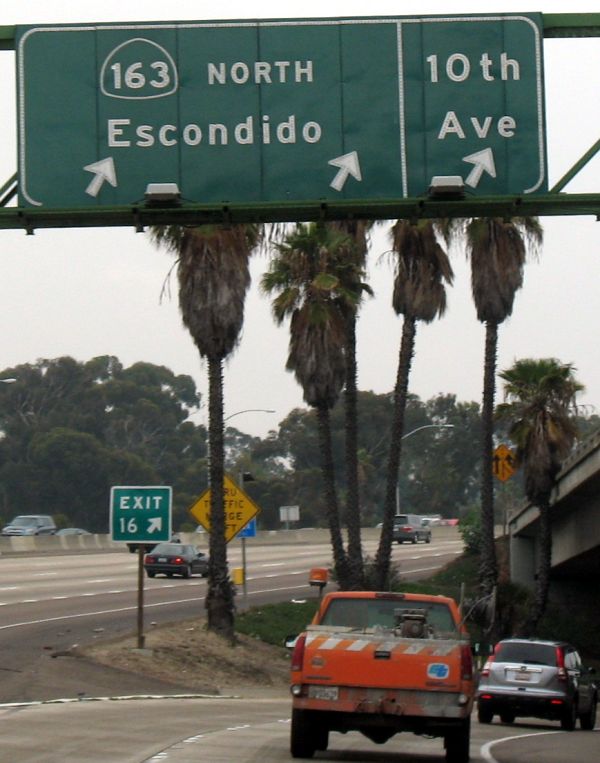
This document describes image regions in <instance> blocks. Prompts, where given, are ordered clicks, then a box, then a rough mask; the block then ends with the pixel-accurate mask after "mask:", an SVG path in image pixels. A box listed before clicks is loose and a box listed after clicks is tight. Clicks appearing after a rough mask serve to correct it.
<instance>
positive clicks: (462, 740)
mask: <svg viewBox="0 0 600 763" xmlns="http://www.w3.org/2000/svg"><path fill="white" fill-rule="evenodd" d="M470 744H471V719H470V718H467V720H466V721H464V722H463V723H462V725H461V726H460V727H459V728H457V729H455V730H454V731H451V732H450V733H449V734H447V735H446V738H445V745H446V763H469V746H470Z"/></svg>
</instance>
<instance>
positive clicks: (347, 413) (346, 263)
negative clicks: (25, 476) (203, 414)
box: [326, 220, 373, 590]
mask: <svg viewBox="0 0 600 763" xmlns="http://www.w3.org/2000/svg"><path fill="white" fill-rule="evenodd" d="M326 225H328V226H330V227H331V228H333V229H334V230H337V231H340V232H342V233H344V234H346V236H347V237H348V241H347V246H346V247H345V249H346V251H341V261H338V262H337V268H336V273H337V275H338V277H339V278H340V281H341V283H342V284H344V285H345V286H347V288H348V289H349V290H350V292H352V293H355V294H356V295H357V297H358V300H359V301H354V300H351V301H349V300H346V299H342V300H341V301H340V308H341V310H342V313H343V315H344V321H345V327H346V352H345V355H344V358H345V367H346V373H345V383H344V418H345V444H346V459H345V463H346V513H345V517H346V528H347V530H348V587H349V588H350V589H353V590H360V589H362V588H364V586H365V580H364V560H363V552H362V541H361V507H360V491H359V476H358V407H357V363H356V318H357V312H358V308H359V302H360V299H361V297H362V295H363V294H364V293H367V294H369V295H372V294H373V291H372V289H371V288H370V286H369V285H368V284H366V283H365V282H364V280H363V279H364V275H365V268H366V259H367V250H368V246H369V235H368V234H369V229H370V228H371V227H372V226H373V222H372V221H369V220H339V221H333V222H330V223H326Z"/></svg>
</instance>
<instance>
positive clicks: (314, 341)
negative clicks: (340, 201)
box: [261, 223, 360, 588]
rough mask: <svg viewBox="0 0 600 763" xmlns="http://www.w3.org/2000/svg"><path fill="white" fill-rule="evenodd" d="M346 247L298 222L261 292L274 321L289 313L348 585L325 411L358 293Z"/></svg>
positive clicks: (292, 362)
mask: <svg viewBox="0 0 600 763" xmlns="http://www.w3.org/2000/svg"><path fill="white" fill-rule="evenodd" d="M349 247H350V239H349V237H348V236H347V235H345V234H344V233H343V232H341V231H340V230H336V229H335V228H333V227H332V226H326V225H322V224H315V223H312V224H299V225H297V226H296V227H295V228H294V229H293V230H292V232H291V233H289V234H288V235H287V236H286V237H285V239H284V240H283V242H281V243H277V244H276V245H275V249H276V251H277V256H276V257H275V258H274V259H273V260H272V262H271V265H270V268H269V271H268V272H267V273H265V274H264V276H263V278H262V282H261V286H262V289H263V290H264V291H265V292H267V293H274V294H276V297H275V299H274V300H273V315H274V317H275V320H276V321H277V323H279V324H281V323H282V322H283V320H284V319H285V318H287V317H290V316H291V321H290V345H289V355H288V361H287V368H288V369H289V370H291V371H293V372H294V374H295V376H296V379H297V380H298V382H299V383H300V385H301V386H302V389H303V392H304V400H305V401H306V402H307V403H308V404H309V405H310V406H312V407H313V408H315V410H316V413H317V421H318V428H319V448H320V454H321V469H322V475H323V483H324V495H325V502H326V512H327V522H328V525H329V531H330V536H331V544H332V550H333V559H334V565H335V570H336V575H337V578H338V582H339V584H340V586H341V587H342V588H347V587H348V585H349V577H348V559H347V556H346V552H345V549H344V544H343V540H342V532H341V521H340V512H339V502H338V498H337V492H336V488H335V474H334V466H333V455H332V448H331V432H330V421H329V412H330V410H331V408H332V407H333V406H334V405H335V403H336V401H337V399H338V397H339V394H340V392H341V390H342V387H343V385H344V380H345V349H346V341H347V336H346V320H345V318H346V311H347V310H350V309H352V307H355V306H356V304H357V302H358V299H359V296H360V292H358V291H356V290H355V284H354V282H353V280H352V279H349V278H343V277H340V275H339V273H340V267H341V266H343V264H344V256H345V255H347V252H348V249H349ZM346 266H347V263H346Z"/></svg>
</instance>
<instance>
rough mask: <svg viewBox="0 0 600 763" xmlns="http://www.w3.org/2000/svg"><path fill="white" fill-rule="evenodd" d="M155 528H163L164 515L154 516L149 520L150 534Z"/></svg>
mask: <svg viewBox="0 0 600 763" xmlns="http://www.w3.org/2000/svg"><path fill="white" fill-rule="evenodd" d="M155 530H159V531H160V530H162V517H152V519H151V520H150V521H149V522H148V535H150V533H153V532H154V531H155Z"/></svg>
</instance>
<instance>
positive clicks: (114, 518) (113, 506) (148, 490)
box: [110, 486, 172, 543]
mask: <svg viewBox="0 0 600 763" xmlns="http://www.w3.org/2000/svg"><path fill="white" fill-rule="evenodd" d="M171 505H172V490H171V488H170V487H165V486H160V487H154V486H151V487H143V486H142V487H140V486H115V487H112V488H111V491H110V535H111V538H112V539H113V540H116V541H125V542H139V543H158V542H160V541H165V540H170V539H171Z"/></svg>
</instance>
